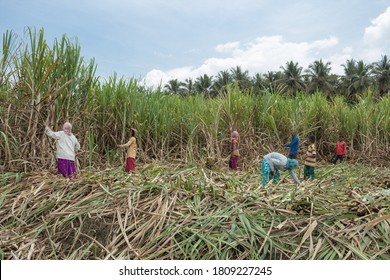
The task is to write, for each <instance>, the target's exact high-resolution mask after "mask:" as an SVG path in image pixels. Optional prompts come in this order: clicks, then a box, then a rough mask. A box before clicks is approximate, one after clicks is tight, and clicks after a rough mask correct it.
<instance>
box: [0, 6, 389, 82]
mask: <svg viewBox="0 0 390 280" xmlns="http://www.w3.org/2000/svg"><path fill="white" fill-rule="evenodd" d="M25 27H35V28H37V29H40V28H42V27H43V28H44V30H45V37H46V39H47V40H48V41H49V42H50V41H52V40H53V39H54V38H60V37H61V36H62V35H63V34H66V35H67V37H69V38H77V40H78V42H79V44H80V46H81V52H82V55H83V56H84V57H85V58H87V59H90V58H95V61H96V63H97V65H98V68H97V73H98V75H100V76H102V77H108V76H109V75H111V74H113V73H114V72H116V73H117V74H118V75H119V76H124V77H135V78H140V79H145V82H146V83H147V84H148V85H156V84H158V83H159V82H162V83H165V82H166V81H168V80H169V79H174V78H177V79H179V80H182V81H184V80H185V79H186V78H196V77H199V76H200V75H202V74H208V75H214V76H215V75H216V74H217V73H218V72H219V71H221V70H229V69H231V68H233V67H236V66H241V68H242V69H243V70H248V71H249V73H250V75H254V74H255V73H266V72H268V71H277V70H280V66H285V65H286V62H288V61H290V60H292V61H294V62H298V64H299V66H301V67H303V68H304V69H306V68H307V67H308V65H309V64H310V63H312V62H314V61H315V60H319V59H323V60H324V61H330V62H331V67H332V72H333V73H336V74H342V69H343V68H342V66H341V65H342V64H345V62H346V60H347V59H351V58H354V59H356V60H360V59H362V60H363V61H365V62H366V63H371V62H375V61H379V60H380V59H381V57H382V55H388V56H390V0H348V1H347V0H326V1H325V0H321V1H320V0H305V1H303V0H301V1H299V0H298V1H293V0H268V1H265V0H241V1H229V0H207V1H206V0H197V1H196V0H182V1H179V0H137V1H135V0H127V1H126V0H105V1H104V0H78V1H76V0H67V1H66V0H64V1H57V0H31V1H26V0H12V1H10V0H0V31H1V33H2V34H3V33H4V32H5V31H6V30H13V31H15V32H16V33H17V34H18V35H19V36H20V37H22V38H23V37H24V28H25Z"/></svg>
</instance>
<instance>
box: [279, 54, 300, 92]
mask: <svg viewBox="0 0 390 280" xmlns="http://www.w3.org/2000/svg"><path fill="white" fill-rule="evenodd" d="M280 68H282V69H283V77H282V79H280V80H279V82H280V83H282V84H284V85H285V86H286V90H287V92H290V93H295V92H297V91H299V90H303V89H304V88H305V83H304V81H303V77H302V67H299V66H298V63H294V62H293V61H290V62H287V63H286V67H283V66H281V67H280Z"/></svg>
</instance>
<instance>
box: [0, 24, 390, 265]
mask: <svg viewBox="0 0 390 280" xmlns="http://www.w3.org/2000/svg"><path fill="white" fill-rule="evenodd" d="M26 36H27V39H26V40H25V41H20V40H19V39H18V37H16V36H15V34H14V32H12V31H7V32H4V34H3V41H2V42H3V45H2V51H1V55H2V56H1V61H0V62H1V64H0V100H1V102H0V119H1V122H0V188H1V192H0V259H2V260H389V259H390V93H389V92H390V82H387V83H385V84H383V83H380V82H378V79H379V78H378V79H377V80H376V79H375V78H377V77H379V74H378V73H379V70H378V71H377V72H375V71H374V70H373V72H372V73H373V74H372V77H371V78H372V83H371V84H370V86H366V87H360V88H352V87H349V86H343V82H345V81H347V80H348V79H347V78H348V77H344V76H343V77H340V78H339V79H338V81H339V82H336V81H335V85H336V84H337V85H338V87H335V89H334V90H333V91H327V90H326V89H321V88H318V87H316V88H314V89H310V87H309V86H307V87H304V88H303V87H302V88H300V87H293V86H291V84H286V83H283V81H284V80H283V77H284V76H283V74H285V73H284V72H283V71H281V72H280V73H279V74H280V77H281V78H280V80H278V79H277V80H276V81H279V82H270V83H266V81H265V79H263V80H262V81H263V84H262V85H258V84H255V83H253V84H250V85H249V84H245V83H243V80H242V79H240V80H238V79H236V80H234V79H233V80H232V82H229V83H226V84H225V85H223V86H220V87H217V86H216V87H213V88H211V87H210V86H207V87H202V82H204V80H205V79H206V78H207V77H206V75H205V76H201V77H200V78H199V79H198V80H196V82H195V84H196V87H195V89H193V90H187V91H186V90H184V88H186V89H188V88H189V87H185V86H184V85H183V84H181V86H178V84H177V83H178V81H177V80H176V81H175V80H172V81H171V82H170V83H168V84H167V85H161V86H160V87H158V88H151V87H147V86H145V85H144V84H143V83H142V82H141V81H140V80H138V79H136V78H125V77H120V76H118V75H116V74H113V75H111V76H110V77H108V78H106V79H99V77H98V76H97V75H96V73H95V72H96V64H95V61H94V60H93V59H92V60H90V61H88V60H86V59H85V58H84V57H83V55H82V51H81V50H82V48H81V47H80V46H79V45H78V43H75V42H74V41H72V40H71V39H69V38H67V37H66V36H65V35H64V36H63V37H60V38H58V39H55V40H54V43H53V44H51V43H49V42H48V41H46V38H45V34H44V32H43V30H33V29H28V31H27V32H26ZM384 60H385V61H386V62H387V64H386V65H387V68H386V69H387V70H386V71H387V72H386V73H387V75H388V73H390V72H389V71H390V63H389V61H388V60H387V56H385V57H384ZM378 65H379V63H378ZM378 65H377V64H375V65H373V69H376V68H375V66H378ZM286 68H287V67H286ZM283 69H284V68H283ZM233 70H235V71H236V72H235V73H237V72H240V71H242V69H241V68H240V67H239V66H237V68H235V69H232V72H234V71H233ZM374 73H376V74H375V75H374ZM332 77H333V78H335V76H332ZM208 78H210V77H208ZM214 79H215V81H214V84H215V85H220V83H218V82H217V78H216V77H215V78H214ZM308 79H309V80H310V81H314V78H308ZM248 81H249V80H248ZM251 81H252V80H251ZM273 81H275V80H273ZM307 82H308V81H307ZM175 86H177V87H175Z"/></svg>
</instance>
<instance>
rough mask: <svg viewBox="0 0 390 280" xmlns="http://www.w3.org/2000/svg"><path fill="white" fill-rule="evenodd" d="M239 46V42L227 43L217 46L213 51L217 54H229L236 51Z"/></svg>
mask: <svg viewBox="0 0 390 280" xmlns="http://www.w3.org/2000/svg"><path fill="white" fill-rule="evenodd" d="M239 46H240V42H229V43H226V44H220V45H218V46H217V47H216V48H215V50H216V51H217V52H229V51H233V50H236V49H238V48H239Z"/></svg>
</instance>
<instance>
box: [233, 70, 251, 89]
mask: <svg viewBox="0 0 390 280" xmlns="http://www.w3.org/2000/svg"><path fill="white" fill-rule="evenodd" d="M230 73H231V77H232V79H233V81H234V82H235V83H237V84H238V87H239V88H240V90H242V91H243V90H246V89H250V86H251V81H250V78H249V72H248V71H242V69H241V66H237V67H236V68H232V69H230Z"/></svg>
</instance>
